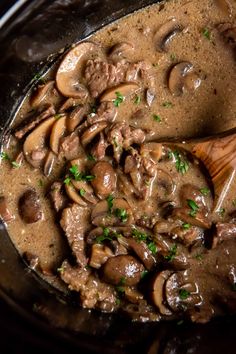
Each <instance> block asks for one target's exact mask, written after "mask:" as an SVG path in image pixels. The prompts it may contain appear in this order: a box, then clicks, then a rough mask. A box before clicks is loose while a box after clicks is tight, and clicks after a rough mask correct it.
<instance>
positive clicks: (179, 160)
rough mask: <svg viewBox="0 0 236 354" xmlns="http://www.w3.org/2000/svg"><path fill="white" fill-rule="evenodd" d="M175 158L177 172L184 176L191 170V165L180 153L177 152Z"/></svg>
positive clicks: (174, 153)
mask: <svg viewBox="0 0 236 354" xmlns="http://www.w3.org/2000/svg"><path fill="white" fill-rule="evenodd" d="M172 154H173V155H174V158H175V168H176V170H177V171H178V172H179V173H181V174H182V175H184V174H185V173H187V172H188V170H189V163H188V161H186V160H185V159H184V158H183V156H182V155H181V154H180V152H179V151H177V150H175V151H174V152H173V153H172Z"/></svg>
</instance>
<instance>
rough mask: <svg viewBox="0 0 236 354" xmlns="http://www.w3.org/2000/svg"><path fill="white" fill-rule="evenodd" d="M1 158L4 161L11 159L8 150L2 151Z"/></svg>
mask: <svg viewBox="0 0 236 354" xmlns="http://www.w3.org/2000/svg"><path fill="white" fill-rule="evenodd" d="M0 158H1V160H4V161H9V160H10V157H9V155H8V154H7V153H6V152H4V151H3V152H1V154H0Z"/></svg>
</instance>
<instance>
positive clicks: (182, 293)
mask: <svg viewBox="0 0 236 354" xmlns="http://www.w3.org/2000/svg"><path fill="white" fill-rule="evenodd" d="M189 295H190V292H189V291H188V290H186V289H180V290H179V297H180V299H181V300H186V299H187V298H188V297H189Z"/></svg>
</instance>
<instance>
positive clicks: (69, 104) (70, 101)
mask: <svg viewBox="0 0 236 354" xmlns="http://www.w3.org/2000/svg"><path fill="white" fill-rule="evenodd" d="M81 103H82V100H81V99H80V98H73V97H70V98H67V99H66V101H65V102H64V103H63V104H62V105H61V107H60V109H59V113H64V112H70V111H72V110H73V109H74V108H75V107H76V106H78V105H81Z"/></svg>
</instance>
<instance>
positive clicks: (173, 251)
mask: <svg viewBox="0 0 236 354" xmlns="http://www.w3.org/2000/svg"><path fill="white" fill-rule="evenodd" d="M176 255H177V245H176V244H174V245H173V246H172V247H171V249H170V251H169V254H168V255H167V256H165V257H164V258H165V259H166V260H167V261H168V262H171V261H173V259H174V258H175V256H176Z"/></svg>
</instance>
